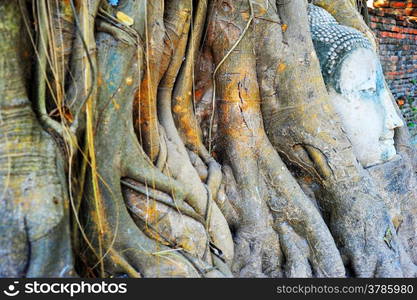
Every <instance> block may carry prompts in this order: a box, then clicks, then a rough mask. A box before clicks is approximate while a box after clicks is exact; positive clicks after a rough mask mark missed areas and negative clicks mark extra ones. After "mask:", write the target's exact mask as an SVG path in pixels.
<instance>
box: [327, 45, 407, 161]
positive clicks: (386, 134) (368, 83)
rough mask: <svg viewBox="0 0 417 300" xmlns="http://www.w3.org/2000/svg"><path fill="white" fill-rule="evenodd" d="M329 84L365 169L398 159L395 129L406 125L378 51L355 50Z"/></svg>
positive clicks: (332, 97)
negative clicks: (388, 86) (395, 101)
mask: <svg viewBox="0 0 417 300" xmlns="http://www.w3.org/2000/svg"><path fill="white" fill-rule="evenodd" d="M332 76H334V78H332V80H330V81H329V82H328V83H327V88H328V90H329V93H330V99H331V101H332V104H333V107H334V108H335V110H336V112H337V113H338V114H339V116H340V117H341V120H342V126H343V128H344V130H345V131H346V134H347V136H348V138H349V139H350V141H351V142H352V146H353V150H354V152H355V154H356V157H357V158H358V160H359V162H360V163H361V164H362V165H363V166H364V167H370V166H373V165H377V164H381V163H384V162H386V161H388V160H391V159H392V158H394V157H395V156H396V154H397V153H396V149H395V146H394V129H395V128H398V127H401V126H404V124H403V122H402V120H401V118H400V116H399V115H398V114H397V111H396V110H395V107H394V105H393V103H392V101H391V97H390V91H389V90H388V89H387V87H386V85H385V83H384V82H385V81H384V78H383V74H382V68H381V65H380V62H379V59H378V57H377V55H376V54H375V52H374V51H373V50H371V49H367V48H356V49H355V50H353V51H351V52H350V53H349V54H348V55H346V56H345V58H344V59H343V61H342V62H341V63H340V64H339V66H338V68H337V71H336V72H335V73H334V74H333V75H332Z"/></svg>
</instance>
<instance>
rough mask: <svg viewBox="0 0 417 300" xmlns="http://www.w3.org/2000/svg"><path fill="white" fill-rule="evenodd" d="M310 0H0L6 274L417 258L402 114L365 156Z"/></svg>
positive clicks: (251, 272)
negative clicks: (325, 68)
mask: <svg viewBox="0 0 417 300" xmlns="http://www.w3.org/2000/svg"><path fill="white" fill-rule="evenodd" d="M307 2H308V1H305V0H292V1H284V0H282V1H281V0H278V1H265V0H233V1H232V0H210V1H208V0H199V1H192V0H165V1H164V0H155V1H146V0H137V1H132V0H120V1H111V2H110V1H106V0H88V1H73V0H70V1H55V0H53V1H46V0H40V1H23V0H22V1H1V2H0V15H1V20H0V27H1V29H2V30H1V33H0V35H1V37H2V39H1V41H0V64H1V66H2V69H1V70H0V91H1V98H0V188H1V189H0V191H1V192H2V194H0V216H1V217H2V218H1V219H2V220H3V221H1V222H0V240H1V247H0V253H1V255H0V276H19V277H20V276H74V275H75V272H74V271H73V268H74V267H73V266H75V268H76V270H77V273H78V275H80V276H91V277H97V276H98V277H124V276H129V277H232V276H236V277H345V276H356V277H392V276H394V277H402V276H416V266H415V263H417V261H416V253H415V249H416V241H415V239H416V230H417V227H416V220H415V216H414V215H415V211H416V209H417V204H416V203H417V195H416V194H415V191H414V190H413V185H414V184H415V167H416V159H415V157H416V156H415V151H414V150H412V149H411V148H410V145H409V143H408V138H407V134H408V133H407V131H406V129H401V130H400V131H398V132H397V136H396V139H397V140H396V143H397V148H398V151H399V152H400V155H401V156H400V157H399V158H398V160H397V161H393V162H390V163H387V164H384V165H381V166H378V167H374V168H372V169H367V170H365V169H363V168H362V166H361V165H360V164H359V163H358V161H357V159H356V157H355V155H354V153H353V151H352V145H351V143H350V141H349V140H348V138H347V137H346V135H345V133H344V132H343V130H342V128H341V125H340V120H339V118H338V116H337V115H336V113H335V112H334V110H333V108H332V107H331V105H330V99H329V95H328V93H327V90H326V87H325V85H324V81H323V78H322V75H321V71H320V65H319V62H318V59H317V56H316V54H315V51H314V47H313V43H312V40H311V36H310V31H309V26H308V17H307V9H306V7H307ZM309 2H311V1H309ZM312 2H314V3H315V4H317V5H320V6H322V7H323V8H325V9H326V10H328V11H329V12H330V13H331V14H332V15H333V16H334V17H335V18H336V19H337V20H338V22H340V23H341V24H344V25H346V26H351V27H354V28H356V29H358V30H360V31H361V32H363V33H364V34H365V35H366V36H367V37H368V38H370V39H371V41H372V42H373V43H375V42H374V40H373V35H372V33H371V31H370V30H369V28H368V27H367V26H366V23H365V22H364V21H363V19H362V17H361V15H360V14H359V13H358V11H357V8H356V6H355V4H354V3H355V1H350V0H338V1H326V0H317V1H312ZM33 20H34V21H36V22H33ZM34 23H35V24H36V26H34V25H33V24H34ZM33 26H34V28H33ZM23 27H24V28H26V31H24V32H25V34H22V33H21V32H22V30H21V28H23ZM30 63H33V64H34V65H35V68H34V70H33V71H31V69H30V68H29V67H28V64H30ZM393 174H395V176H393ZM33 208H36V209H33ZM69 212H71V213H69ZM29 249H30V250H29ZM46 249H48V250H46ZM50 253H54V254H53V255H49V254H50ZM73 253H74V254H75V259H74V258H73Z"/></svg>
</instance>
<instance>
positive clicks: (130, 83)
mask: <svg viewBox="0 0 417 300" xmlns="http://www.w3.org/2000/svg"><path fill="white" fill-rule="evenodd" d="M125 82H126V85H128V86H130V85H132V84H133V78H132V77H130V76H129V77H127V78H126V80H125Z"/></svg>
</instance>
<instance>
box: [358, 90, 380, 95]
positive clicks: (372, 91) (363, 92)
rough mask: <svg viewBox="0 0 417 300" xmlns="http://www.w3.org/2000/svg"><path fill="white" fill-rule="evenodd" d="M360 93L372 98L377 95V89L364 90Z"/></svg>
mask: <svg viewBox="0 0 417 300" xmlns="http://www.w3.org/2000/svg"><path fill="white" fill-rule="evenodd" d="M359 92H360V93H361V94H364V95H368V96H372V95H375V94H376V89H375V88H369V89H362V90H359Z"/></svg>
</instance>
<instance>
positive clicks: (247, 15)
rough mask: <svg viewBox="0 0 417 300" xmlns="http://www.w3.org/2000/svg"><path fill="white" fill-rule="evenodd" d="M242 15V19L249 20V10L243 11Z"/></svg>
mask: <svg viewBox="0 0 417 300" xmlns="http://www.w3.org/2000/svg"><path fill="white" fill-rule="evenodd" d="M240 15H241V16H242V19H243V20H245V21H248V20H249V18H250V13H249V12H243V13H241V14H240Z"/></svg>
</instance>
